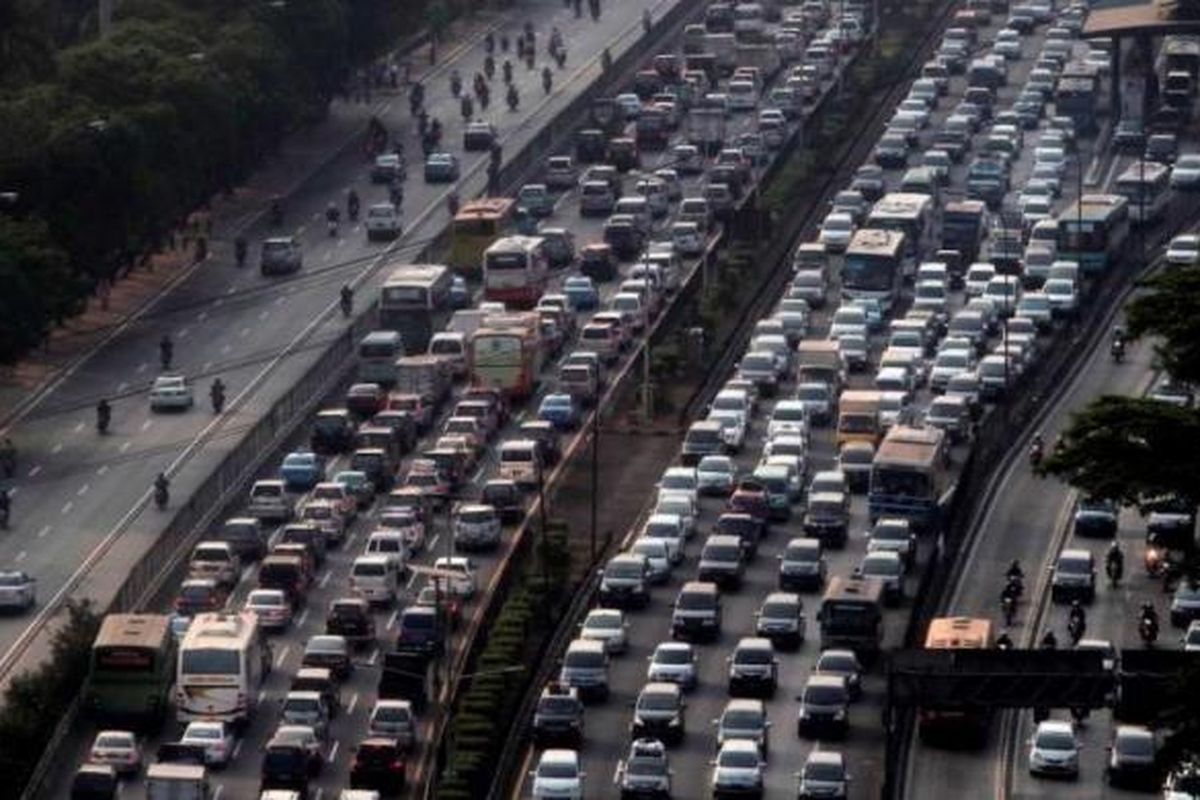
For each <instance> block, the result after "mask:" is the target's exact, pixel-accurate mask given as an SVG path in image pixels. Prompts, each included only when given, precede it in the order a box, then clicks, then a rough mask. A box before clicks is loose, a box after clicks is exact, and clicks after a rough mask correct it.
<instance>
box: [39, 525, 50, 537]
mask: <svg viewBox="0 0 1200 800" xmlns="http://www.w3.org/2000/svg"><path fill="white" fill-rule="evenodd" d="M49 533H50V526H49V525H43V526H42V529H41V530H40V531H38V538H39V539H45V538H46V536H47V535H48V534H49Z"/></svg>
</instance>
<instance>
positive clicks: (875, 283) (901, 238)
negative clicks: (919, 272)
mask: <svg viewBox="0 0 1200 800" xmlns="http://www.w3.org/2000/svg"><path fill="white" fill-rule="evenodd" d="M907 239H908V237H907V236H906V235H905V234H904V233H901V232H900V231H896V230H878V229H872V228H863V229H861V230H857V231H855V232H854V236H852V237H851V238H850V244H849V245H848V246H847V247H846V255H845V260H844V262H843V263H842V297H844V298H845V299H847V300H858V299H871V300H878V301H879V304H880V305H881V306H882V307H883V309H884V311H888V310H890V309H891V307H892V303H893V301H895V299H896V296H897V295H898V294H899V292H900V286H901V284H902V283H903V281H904V263H905V260H906V256H905V253H906V251H907V249H908V248H907V247H906V242H907Z"/></svg>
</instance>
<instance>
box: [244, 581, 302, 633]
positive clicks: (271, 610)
mask: <svg viewBox="0 0 1200 800" xmlns="http://www.w3.org/2000/svg"><path fill="white" fill-rule="evenodd" d="M244 610H246V611H249V612H250V613H252V614H254V616H256V617H258V624H259V627H261V628H263V629H264V630H268V629H275V630H280V629H283V628H286V627H287V626H288V625H289V624H290V623H291V621H292V604H291V601H289V600H288V598H287V595H286V594H284V593H283V591H282V590H281V589H255V590H253V591H251V592H250V594H249V595H248V596H247V597H246V605H245V607H244Z"/></svg>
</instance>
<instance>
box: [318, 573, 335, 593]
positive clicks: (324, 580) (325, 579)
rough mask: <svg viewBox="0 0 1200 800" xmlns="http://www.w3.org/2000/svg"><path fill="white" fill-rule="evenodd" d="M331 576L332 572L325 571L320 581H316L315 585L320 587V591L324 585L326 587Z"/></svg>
mask: <svg viewBox="0 0 1200 800" xmlns="http://www.w3.org/2000/svg"><path fill="white" fill-rule="evenodd" d="M332 575H333V571H332V570H325V574H324V575H322V576H321V580H319V581H317V585H318V586H320V587H321V588H322V589H324V588H325V587H326V585H328V583H329V578H330V576H332Z"/></svg>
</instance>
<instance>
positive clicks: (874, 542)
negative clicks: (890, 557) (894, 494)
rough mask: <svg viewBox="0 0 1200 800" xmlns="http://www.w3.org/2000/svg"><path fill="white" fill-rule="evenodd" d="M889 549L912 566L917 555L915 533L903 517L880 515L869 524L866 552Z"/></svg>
mask: <svg viewBox="0 0 1200 800" xmlns="http://www.w3.org/2000/svg"><path fill="white" fill-rule="evenodd" d="M876 551H891V552H893V553H896V554H898V555H899V556H900V558H901V559H902V560H903V561H904V564H905V565H906V566H907V567H910V568H911V567H912V564H913V561H914V559H915V558H916V556H917V535H916V533H915V532H914V531H913V529H912V525H911V524H910V523H909V521H908V520H907V519H905V518H904V517H880V518H879V519H877V520H876V521H875V524H874V525H872V526H871V535H870V538H868V539H867V552H869V553H872V552H876Z"/></svg>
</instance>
